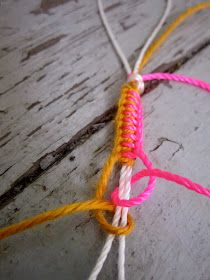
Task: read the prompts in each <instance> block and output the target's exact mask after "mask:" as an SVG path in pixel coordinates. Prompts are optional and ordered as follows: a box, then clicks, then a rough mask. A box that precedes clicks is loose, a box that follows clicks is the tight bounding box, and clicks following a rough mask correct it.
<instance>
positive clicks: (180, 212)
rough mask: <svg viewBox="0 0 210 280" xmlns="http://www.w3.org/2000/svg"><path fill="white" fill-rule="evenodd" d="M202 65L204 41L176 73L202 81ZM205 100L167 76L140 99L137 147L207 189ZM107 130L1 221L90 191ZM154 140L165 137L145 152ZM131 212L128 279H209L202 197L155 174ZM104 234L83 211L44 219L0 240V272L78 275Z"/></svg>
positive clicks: (205, 62) (208, 114)
mask: <svg viewBox="0 0 210 280" xmlns="http://www.w3.org/2000/svg"><path fill="white" fill-rule="evenodd" d="M209 70H210V47H207V48H206V49H205V50H203V51H201V52H200V53H199V54H197V55H196V56H195V57H194V58H192V59H191V60H190V61H189V62H188V63H187V64H185V65H184V66H183V67H181V69H180V70H179V71H178V72H179V73H183V74H186V75H190V76H197V77H198V78H203V79H204V80H208V73H209ZM209 98H210V96H209V94H208V93H206V92H203V91H200V90H199V89H195V88H192V87H188V86H184V85H180V84H176V83H172V82H171V83H169V84H168V83H165V84H163V85H160V86H158V88H156V89H155V90H154V91H152V92H151V93H150V94H148V95H146V96H145V97H144V98H143V105H144V108H145V109H144V111H145V147H146V150H147V151H150V152H149V154H150V157H151V159H152V160H153V162H154V164H155V166H158V167H160V168H164V169H166V170H169V171H171V172H176V173H179V174H182V175H184V176H187V177H189V178H191V179H193V180H195V181H196V182H200V183H202V184H203V185H205V186H207V187H209V172H208V171H209V153H210V151H209V137H210V134H209V132H210V130H209V129H208V126H209V119H210V109H209V108H210V107H209ZM112 132H113V124H112V123H110V124H108V125H106V126H105V127H104V128H103V129H101V130H100V131H99V132H98V133H96V134H94V135H93V136H92V137H91V138H90V139H88V140H87V141H86V142H85V143H84V144H83V145H81V146H79V147H78V148H76V149H75V150H74V151H73V152H72V153H71V154H70V155H68V157H66V158H65V159H64V160H62V161H61V162H60V163H59V164H58V165H57V166H54V167H52V168H51V169H50V170H49V171H48V172H46V173H45V174H44V175H43V176H41V177H40V178H39V179H38V180H36V182H34V183H33V184H32V185H30V186H28V187H27V189H25V191H24V192H23V193H21V194H20V195H19V196H17V198H16V199H15V201H14V202H13V203H11V204H10V205H9V206H7V207H6V208H4V209H3V210H2V211H1V214H2V215H1V224H2V225H6V224H8V223H13V222H16V221H19V220H21V219H22V218H23V217H26V216H28V215H33V214H36V213H39V212H41V211H44V210H46V209H50V208H54V207H56V206H59V205H60V204H64V203H69V202H72V201H78V200H82V199H87V198H89V197H91V195H93V194H94V190H95V184H96V181H97V177H98V175H99V172H98V170H100V169H101V167H102V163H103V162H104V160H105V157H106V156H107V155H108V151H109V150H110V147H111V143H112V140H111V136H112V134H113V133H112ZM161 139H168V140H165V141H163V144H162V145H161V146H160V147H159V148H158V149H157V150H155V151H152V150H154V149H155V147H157V145H158V144H159V141H161ZM171 141H174V142H177V143H174V142H171ZM139 168H140V165H138V166H137V167H136V170H138V169H139ZM115 181H116V179H115ZM140 185H142V184H140ZM131 212H132V214H133V216H134V218H135V220H136V227H135V230H134V232H133V233H132V234H131V236H130V237H128V238H127V260H126V274H127V278H128V279H163V280H165V279H189V280H194V279H202V280H204V279H205V280H206V279H209V275H210V269H209V257H210V256H209V248H210V236H209V220H210V214H209V213H210V203H209V200H208V199H207V198H205V197H201V196H198V195H197V194H194V193H192V192H190V191H187V190H185V189H183V188H181V187H179V186H176V185H174V184H172V183H166V182H164V181H160V180H158V184H157V187H156V190H155V192H154V194H153V196H152V197H151V199H150V200H149V201H148V202H146V203H145V204H144V205H142V206H141V207H136V208H135V209H133V210H132V211H131ZM96 240H97V242H96ZM104 240H105V236H104V234H103V233H102V232H101V231H100V230H99V227H98V225H97V223H96V222H95V221H94V220H92V219H90V218H89V215H88V214H84V213H83V214H78V215H74V216H70V217H66V218H64V219H60V220H58V221H56V222H53V223H47V224H45V225H43V226H40V227H37V228H35V229H33V230H30V231H27V232H25V233H23V234H19V235H17V236H14V237H12V238H9V239H7V240H4V241H3V242H1V251H2V254H1V265H2V270H1V278H2V279H20V278H23V279H26V278H28V277H31V275H32V274H34V275H36V277H35V279H38V278H44V279H58V278H61V279H85V278H86V276H87V275H88V273H89V272H90V270H91V267H92V266H93V264H94V261H95V260H96V257H97V253H99V251H100V248H101V246H102V244H103V241H104ZM116 248H117V243H115V245H114V249H113V250H112V253H111V255H110V256H109V259H108V261H107V263H106V266H105V268H104V270H103V273H102V275H101V278H100V279H116V252H115V251H116Z"/></svg>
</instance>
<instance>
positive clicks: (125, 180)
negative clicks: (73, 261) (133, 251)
mask: <svg viewBox="0 0 210 280" xmlns="http://www.w3.org/2000/svg"><path fill="white" fill-rule="evenodd" d="M98 9H99V13H100V16H101V20H102V22H103V24H104V27H105V29H106V31H107V33H108V36H109V38H110V40H111V42H112V45H113V47H114V48H115V51H116V53H117V55H118V56H119V58H120V60H121V61H122V63H123V66H124V68H125V70H126V72H127V74H128V75H130V74H131V72H132V70H131V67H130V65H129V62H128V60H127V58H126V57H125V55H124V53H123V51H122V49H121V47H120V45H119V44H118V42H117V40H116V38H115V36H114V34H113V32H112V29H111V27H110V25H109V23H108V21H107V18H106V15H105V13H104V9H103V5H102V1H101V0H98ZM170 9H171V0H167V5H166V8H165V11H164V14H163V15H162V17H161V19H160V21H159V23H158V25H157V26H156V27H155V29H154V30H153V32H152V34H151V35H150V36H149V38H148V39H147V41H146V43H145V45H144V47H143V48H142V49H141V51H140V54H139V56H138V58H137V60H136V63H135V66H134V70H133V73H134V75H132V76H131V77H130V79H135V80H136V78H137V79H138V80H139V77H137V74H138V69H139V66H140V64H141V62H142V59H143V57H144V55H145V53H146V51H147V50H148V48H149V46H150V45H151V43H152V41H153V40H154V38H155V37H156V35H157V34H158V32H159V31H160V29H161V28H162V26H163V24H164V22H165V20H166V18H167V16H168V14H169V12H170ZM138 76H139V75H138ZM140 80H141V81H140V83H139V86H140V88H141V92H143V90H144V84H143V81H142V79H141V77H140ZM131 176H132V167H130V166H126V165H124V166H122V169H121V172H120V182H119V190H120V193H119V196H120V198H121V199H129V198H130V189H131ZM127 214H128V208H127V207H117V208H116V211H115V215H114V218H113V222H112V224H113V225H114V226H118V225H119V222H120V225H121V226H124V225H126V224H127ZM120 219H121V221H120ZM114 238H115V235H112V234H109V235H108V236H107V239H106V242H105V244H104V246H103V248H102V251H101V254H100V256H99V257H98V259H97V262H96V265H95V267H94V268H93V270H92V272H91V274H90V276H89V278H88V280H95V279H97V277H98V275H99V273H100V271H101V269H102V267H103V264H104V262H105V260H106V258H107V256H108V254H109V252H110V250H111V247H112V243H113V240H114ZM118 279H119V280H125V236H124V235H122V236H120V237H119V251H118Z"/></svg>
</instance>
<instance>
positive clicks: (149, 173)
mask: <svg viewBox="0 0 210 280" xmlns="http://www.w3.org/2000/svg"><path fill="white" fill-rule="evenodd" d="M142 77H143V81H151V80H173V81H177V82H182V83H187V84H190V85H193V86H195V87H199V88H202V89H204V90H207V91H209V92H210V84H208V83H206V82H203V81H201V80H197V79H193V78H190V77H186V76H183V75H177V74H170V73H152V74H147V75H143V76H142ZM129 93H130V94H131V97H129V100H130V101H134V102H135V105H131V104H129V106H130V108H133V109H135V113H134V115H133V113H131V112H129V111H125V115H127V117H128V119H127V121H128V123H129V122H132V121H131V120H129V116H130V115H131V114H132V116H135V119H136V120H137V121H138V125H136V127H137V129H136V135H135V136H136V145H135V148H134V152H133V153H131V152H124V153H123V154H124V156H127V157H129V158H136V157H139V158H140V159H141V161H142V162H143V164H144V165H145V167H146V168H147V169H144V170H142V171H140V172H138V173H136V174H135V175H134V176H133V177H132V180H131V182H132V184H133V183H135V182H136V181H138V180H140V179H141V178H143V177H150V179H149V182H148V185H147V187H146V188H145V190H144V192H143V193H141V194H139V195H138V196H136V197H134V198H131V199H129V200H126V199H120V198H119V194H118V192H119V189H118V188H115V190H114V191H113V193H112V194H111V199H112V201H113V203H114V204H115V205H118V206H122V207H131V206H135V205H139V204H141V203H143V202H144V201H145V200H147V199H148V198H149V196H150V195H151V193H152V191H153V190H154V185H155V181H156V177H159V178H162V179H165V180H168V181H172V182H175V183H177V184H179V185H182V186H184V187H185V188H187V189H189V190H192V191H195V192H197V193H199V194H202V195H204V196H207V197H209V198H210V190H209V189H207V188H204V187H203V186H201V185H199V184H197V183H194V182H192V181H191V180H190V179H187V178H185V177H182V176H179V175H176V174H173V173H170V172H167V171H164V170H160V169H153V167H152V163H151V161H150V160H149V158H148V156H147V155H146V154H145V153H144V151H143V148H142V147H143V113H142V111H143V110H142V104H141V99H140V96H139V95H138V96H139V98H138V96H137V93H136V92H134V91H130V92H129ZM133 97H134V98H133ZM135 97H136V98H137V100H134V99H135ZM136 101H138V102H137V103H136ZM137 109H138V110H137ZM132 123H133V124H134V125H135V124H136V123H135V122H132ZM131 135H132V134H126V136H128V137H130V138H131ZM132 139H134V137H133V135H132Z"/></svg>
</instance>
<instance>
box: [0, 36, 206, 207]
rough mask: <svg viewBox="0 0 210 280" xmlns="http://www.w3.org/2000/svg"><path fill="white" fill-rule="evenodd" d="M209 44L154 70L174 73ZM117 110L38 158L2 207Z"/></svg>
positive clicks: (5, 197)
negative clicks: (48, 159)
mask: <svg viewBox="0 0 210 280" xmlns="http://www.w3.org/2000/svg"><path fill="white" fill-rule="evenodd" d="M209 45H210V39H209V40H206V41H205V42H203V43H201V44H199V45H198V46H197V47H195V48H194V49H193V50H191V51H190V52H188V53H187V54H186V55H185V56H184V57H181V58H179V59H177V60H175V61H172V62H170V63H166V64H162V65H160V66H159V67H158V68H156V69H155V70H153V72H157V71H162V72H164V71H165V72H170V73H172V72H174V71H176V70H178V69H179V68H180V67H181V66H183V65H184V64H185V63H187V62H188V61H189V60H190V59H191V58H192V57H194V56H195V55H196V54H198V53H199V52H201V51H202V50H203V49H205V48H206V47H208V46H209ZM114 83H115V81H114V82H113V83H112V84H110V85H109V86H108V87H107V88H105V89H104V91H105V90H107V89H108V88H109V87H110V86H112V85H113V84H114ZM159 84H160V82H159V81H155V82H154V83H147V85H146V87H145V91H144V93H143V95H145V94H148V93H149V92H151V91H152V90H153V89H154V88H156V87H157V86H158V85H159ZM74 86H75V87H76V88H77V86H78V85H77V84H75V85H74ZM74 86H73V87H74ZM71 90H72V88H70V89H69V90H68V92H70V91H71ZM115 112H116V106H113V107H112V108H110V109H108V110H107V111H105V112H104V113H103V114H101V115H100V116H98V117H96V118H95V119H94V120H93V121H92V122H91V123H89V124H88V125H86V126H85V127H84V128H82V129H81V130H80V131H79V132H77V133H76V134H75V135H74V136H73V137H72V138H71V139H70V140H69V141H68V142H67V143H64V144H63V145H61V146H60V147H58V148H57V149H56V150H55V151H52V152H51V153H49V154H46V155H44V156H43V157H41V158H40V159H38V160H37V161H36V162H35V163H34V164H33V166H32V167H31V168H29V169H28V170H27V171H26V172H25V173H24V174H23V175H22V176H20V177H19V178H18V179H17V180H16V181H14V182H13V183H12V184H11V187H10V189H9V190H8V191H6V192H5V193H4V194H2V195H1V196H0V209H2V208H3V207H5V206H6V205H8V204H9V203H10V202H11V201H12V200H13V199H14V198H15V197H16V196H17V195H19V194H20V193H21V192H22V191H23V190H24V189H25V188H27V186H28V185H30V184H31V183H32V182H34V181H35V180H36V179H37V178H39V177H40V176H41V175H42V174H43V173H44V172H45V171H46V170H48V169H49V168H51V167H52V166H53V165H55V164H58V163H59V162H60V161H61V160H62V159H63V158H64V157H66V156H67V155H68V154H69V153H71V152H72V151H73V150H74V149H75V148H76V147H78V146H80V145H82V144H83V143H85V141H87V140H88V139H89V138H90V137H91V136H92V135H94V134H95V133H96V132H98V131H99V130H101V129H102V128H104V127H105V126H106V124H107V123H108V122H110V121H111V120H112V119H113V117H114V115H115ZM180 149H181V148H180ZM176 152H177V151H175V153H176ZM49 155H50V157H51V162H50V163H49V165H47V167H46V169H44V170H43V169H42V168H41V166H42V161H43V160H44V159H45V158H46V157H49ZM173 156H174V155H173Z"/></svg>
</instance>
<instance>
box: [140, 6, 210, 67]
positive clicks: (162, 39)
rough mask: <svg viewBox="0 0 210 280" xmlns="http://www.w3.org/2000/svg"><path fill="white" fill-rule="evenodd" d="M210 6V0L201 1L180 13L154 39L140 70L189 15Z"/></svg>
mask: <svg viewBox="0 0 210 280" xmlns="http://www.w3.org/2000/svg"><path fill="white" fill-rule="evenodd" d="M208 8H210V2H206V3H205V2H204V3H199V4H197V5H195V6H192V7H190V8H189V9H187V10H186V11H184V12H183V13H182V14H180V15H179V16H178V17H177V18H176V19H175V20H174V21H173V22H172V23H171V24H170V25H169V26H168V28H167V29H166V31H165V32H164V33H163V34H162V35H161V36H160V37H159V38H158V39H157V40H155V41H154V43H153V44H152V45H151V46H150V47H149V49H148V50H147V52H146V54H145V56H144V58H143V60H142V63H141V65H140V67H139V71H140V72H141V71H142V70H143V68H144V66H145V65H146V64H147V62H148V61H149V59H150V58H151V56H152V55H153V54H154V52H155V51H156V50H157V49H158V48H159V47H160V46H161V45H162V44H163V43H164V42H165V41H166V39H167V38H168V37H169V35H170V34H171V33H172V32H173V31H174V30H175V29H176V28H177V27H178V26H179V25H180V24H181V23H182V22H183V21H185V19H186V18H188V17H189V16H191V15H193V14H195V13H197V12H199V11H201V10H203V9H208Z"/></svg>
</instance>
